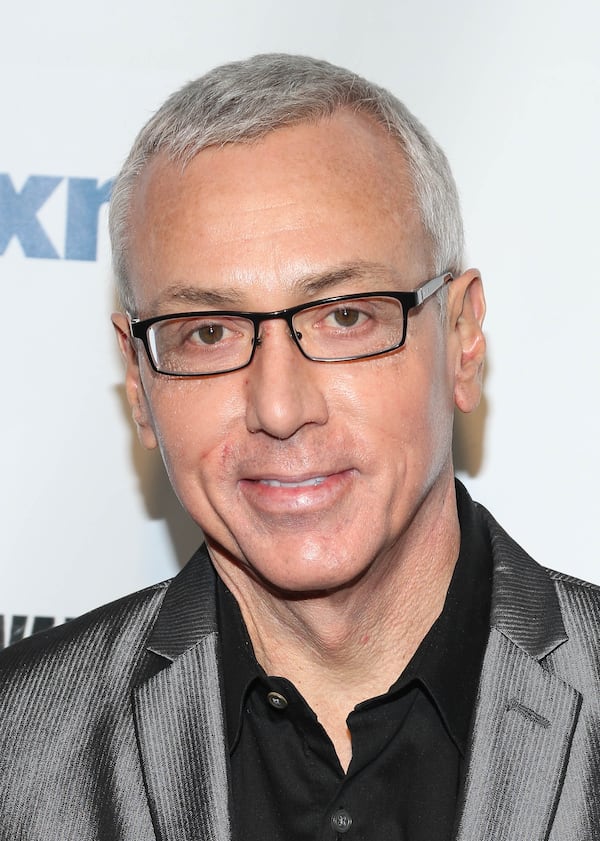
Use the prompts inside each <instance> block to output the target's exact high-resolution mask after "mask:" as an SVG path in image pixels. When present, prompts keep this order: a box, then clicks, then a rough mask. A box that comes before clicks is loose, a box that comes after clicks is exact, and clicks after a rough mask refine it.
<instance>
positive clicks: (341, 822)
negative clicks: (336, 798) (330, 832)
mask: <svg viewBox="0 0 600 841" xmlns="http://www.w3.org/2000/svg"><path fill="white" fill-rule="evenodd" d="M331 826H332V827H333V828H334V829H335V831H336V832H348V830H349V829H350V827H351V826H352V817H351V816H350V813H349V812H347V811H346V810H345V809H338V810H337V812H334V813H333V815H332V816H331Z"/></svg>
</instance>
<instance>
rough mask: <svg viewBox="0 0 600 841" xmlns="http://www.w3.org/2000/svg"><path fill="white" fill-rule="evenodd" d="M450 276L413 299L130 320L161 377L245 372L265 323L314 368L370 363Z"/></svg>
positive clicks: (401, 338) (368, 298)
mask: <svg viewBox="0 0 600 841" xmlns="http://www.w3.org/2000/svg"><path fill="white" fill-rule="evenodd" d="M450 280H452V275H451V274H450V273H449V272H446V273H445V274H443V275H439V277H434V278H433V279H432V280H428V281H427V282H426V283H424V284H423V285H422V286H420V287H419V288H418V289H416V290H415V291H413V292H367V293H358V294H355V295H338V296H336V297H333V298H324V299H323V300H320V301H311V302H310V303H308V304H300V305H299V306H297V307H290V308H289V309H284V310H276V311H275V312H235V311H233V310H217V311H213V312H182V313H175V314H173V315H159V316H156V317H155V318H146V319H144V320H142V321H140V319H137V318H130V320H129V325H130V330H131V335H132V336H133V337H134V338H136V339H140V340H141V341H142V342H143V343H144V347H145V348H146V353H147V354H148V359H149V360H150V364H151V365H152V367H153V369H154V370H155V371H156V372H157V373H159V374H166V375H168V376H170V377H208V376H211V375H213V374H226V373H229V372H231V371H238V370H239V369H240V368H245V367H246V366H247V365H249V364H250V363H251V362H252V358H253V356H254V352H255V350H256V348H257V347H259V346H260V344H261V342H262V339H261V336H260V334H259V330H260V326H261V324H262V323H263V321H271V320H273V319H282V320H283V321H285V323H286V324H287V326H288V328H289V331H290V336H291V338H292V339H293V340H294V342H295V343H296V345H297V347H298V349H299V350H300V353H302V355H303V356H305V357H306V358H307V359H312V360H313V361H314V362H346V361H350V360H353V359H367V358H368V357H371V356H381V355H382V354H384V353H390V351H393V350H397V349H398V348H400V347H402V345H403V344H404V342H405V341H406V329H407V324H408V313H409V312H410V310H411V309H413V308H414V307H418V306H420V305H421V304H422V303H424V302H425V301H426V300H427V299H428V298H431V297H432V296H433V295H435V294H436V292H438V291H439V290H440V289H441V288H442V287H443V286H444V285H445V284H446V283H448V282H449V281H450Z"/></svg>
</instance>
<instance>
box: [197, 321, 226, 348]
mask: <svg viewBox="0 0 600 841" xmlns="http://www.w3.org/2000/svg"><path fill="white" fill-rule="evenodd" d="M224 335H225V328H224V326H223V325H222V324H203V325H201V326H199V327H196V328H195V330H193V332H192V333H190V336H189V338H190V341H192V342H197V343H198V344H203V345H216V344H217V343H218V342H220V341H221V340H222V339H223V337H224Z"/></svg>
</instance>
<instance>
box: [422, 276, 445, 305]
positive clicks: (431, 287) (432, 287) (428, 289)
mask: <svg viewBox="0 0 600 841" xmlns="http://www.w3.org/2000/svg"><path fill="white" fill-rule="evenodd" d="M453 279H454V278H453V276H452V274H451V273H450V272H446V273H445V274H442V275H439V277H434V278H432V280H428V281H427V283H424V284H423V286H420V287H419V289H417V290H416V292H415V297H416V299H417V304H416V305H417V306H419V305H420V304H422V303H423V301H426V300H427V298H431V296H432V295H435V293H436V292H438V291H439V290H440V289H441V288H442V286H444V284H445V283H448V282H449V281H451V280H453Z"/></svg>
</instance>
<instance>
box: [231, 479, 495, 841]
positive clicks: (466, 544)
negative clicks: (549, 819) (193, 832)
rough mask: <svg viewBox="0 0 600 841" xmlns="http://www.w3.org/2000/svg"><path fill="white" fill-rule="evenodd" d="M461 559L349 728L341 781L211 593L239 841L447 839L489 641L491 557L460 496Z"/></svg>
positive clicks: (279, 683)
mask: <svg viewBox="0 0 600 841" xmlns="http://www.w3.org/2000/svg"><path fill="white" fill-rule="evenodd" d="M457 493H458V510H459V519H460V524H461V546H460V553H459V558H458V561H457V564H456V568H455V571H454V574H453V577H452V581H451V583H450V587H449V590H448V594H447V597H446V601H445V604H444V608H443V611H442V613H441V615H440V616H439V618H438V619H437V621H436V622H435V623H434V625H433V626H432V628H431V629H430V631H429V632H428V634H427V635H426V636H425V638H424V639H423V641H422V643H421V645H420V646H419V648H418V649H417V651H416V652H415V654H414V656H413V658H412V660H411V661H410V663H409V664H408V666H407V667H406V669H405V670H404V672H403V673H402V674H401V675H400V677H399V678H398V680H397V681H396V682H395V683H394V684H393V685H392V686H391V687H390V689H389V690H388V692H387V693H386V694H385V695H381V696H379V697H377V698H372V699H369V700H366V701H364V702H362V703H360V704H358V705H357V706H356V707H355V708H354V710H353V711H352V712H351V713H350V714H349V716H348V719H347V723H348V727H349V729H350V733H351V736H352V761H351V763H350V766H349V768H348V772H347V773H346V774H345V773H344V771H343V770H342V767H341V765H340V763H339V760H338V757H337V755H336V753H335V750H334V747H333V744H332V742H331V740H330V739H329V737H328V736H327V734H326V732H325V731H324V730H323V728H322V726H321V725H320V724H319V722H318V720H317V718H316V716H315V714H314V713H313V711H312V710H311V709H310V707H309V706H308V704H307V703H306V701H305V700H304V699H303V697H302V696H301V695H300V693H299V692H298V691H297V690H296V688H295V687H294V686H293V684H292V683H290V682H289V681H288V680H286V679H285V678H282V677H275V676H268V675H266V674H265V672H264V671H263V670H262V668H261V667H260V665H259V664H258V663H257V661H256V659H255V657H254V654H253V650H252V645H251V643H250V639H249V637H248V634H247V631H246V628H245V625H244V622H243V619H242V617H241V614H240V611H239V608H238V606H237V603H236V601H235V599H234V598H233V596H232V595H231V594H230V593H229V591H228V590H227V589H226V587H225V586H224V585H223V584H222V583H219V585H218V611H219V613H218V615H219V626H220V630H221V635H222V646H223V647H222V653H223V664H224V665H223V677H224V687H225V714H226V724H227V733H228V741H229V752H230V758H231V784H232V814H233V819H234V838H235V839H236V841H284V840H285V841H317V839H318V840H319V841H335V839H344V840H345V841H392V839H398V841H404V840H405V839H410V841H449V839H451V837H452V834H453V826H454V820H455V817H456V807H457V800H458V796H459V791H460V787H461V784H462V781H463V776H464V764H465V763H464V760H465V751H466V747H467V742H468V734H469V725H470V721H471V716H472V713H473V708H474V703H475V697H476V693H477V685H478V680H479V673H480V669H481V661H482V657H483V652H484V649H485V643H486V640H487V635H488V632H489V613H490V599H491V574H492V573H491V569H492V563H491V550H490V546H489V541H488V538H487V532H486V529H485V526H484V525H483V523H482V522H481V521H480V518H479V515H478V512H477V509H476V508H475V507H474V506H473V504H472V503H471V502H470V500H468V498H467V497H466V492H465V491H464V489H462V487H461V486H457Z"/></svg>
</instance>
